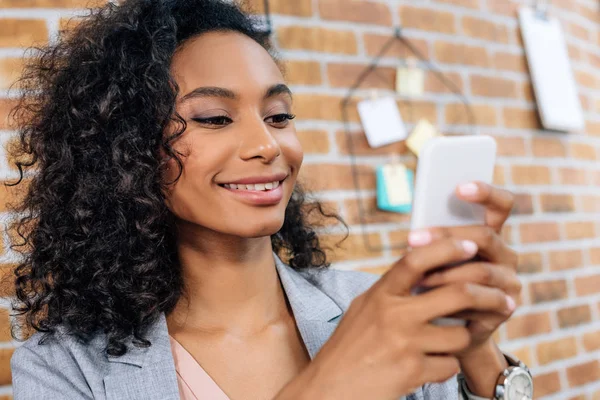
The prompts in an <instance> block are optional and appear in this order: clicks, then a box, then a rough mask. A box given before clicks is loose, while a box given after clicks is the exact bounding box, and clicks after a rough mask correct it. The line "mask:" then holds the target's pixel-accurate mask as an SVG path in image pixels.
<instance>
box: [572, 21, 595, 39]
mask: <svg viewBox="0 0 600 400" xmlns="http://www.w3.org/2000/svg"><path fill="white" fill-rule="evenodd" d="M567 30H568V32H569V33H570V34H571V35H573V36H575V37H577V38H579V39H582V40H589V39H590V37H591V33H590V31H588V30H587V29H586V28H585V27H583V26H581V25H579V24H574V23H570V24H568V25H567Z"/></svg>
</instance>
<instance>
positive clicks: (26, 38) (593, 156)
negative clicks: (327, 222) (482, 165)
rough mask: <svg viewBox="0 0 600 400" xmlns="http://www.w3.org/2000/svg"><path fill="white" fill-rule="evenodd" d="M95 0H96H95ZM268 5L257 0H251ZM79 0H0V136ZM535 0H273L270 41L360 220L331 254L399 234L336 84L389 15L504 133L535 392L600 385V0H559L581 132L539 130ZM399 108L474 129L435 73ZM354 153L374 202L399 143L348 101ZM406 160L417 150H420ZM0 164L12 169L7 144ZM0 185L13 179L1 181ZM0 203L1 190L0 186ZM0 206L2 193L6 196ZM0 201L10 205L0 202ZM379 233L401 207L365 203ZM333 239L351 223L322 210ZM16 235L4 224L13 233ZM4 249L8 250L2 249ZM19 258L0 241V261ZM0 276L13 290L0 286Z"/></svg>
mask: <svg viewBox="0 0 600 400" xmlns="http://www.w3.org/2000/svg"><path fill="white" fill-rule="evenodd" d="M97 2H98V1H97ZM99 2H100V3H101V2H102V1H101V0H100V1H99ZM253 2H254V3H256V6H257V7H258V9H259V10H260V4H258V3H261V2H262V1H258V0H254V1H253ZM85 3H86V2H85V1H81V0H0V138H2V141H3V142H5V141H6V140H7V139H9V138H10V137H11V134H12V133H11V132H10V131H9V130H8V126H7V122H6V113H7V111H8V109H10V107H11V105H12V104H13V101H12V100H11V98H10V97H11V94H10V93H8V92H7V90H6V89H7V87H8V85H9V83H10V82H11V81H12V80H13V79H14V78H15V77H16V75H17V74H18V71H19V68H20V65H21V60H20V58H21V56H22V55H23V48H24V47H26V46H28V45H30V44H31V43H32V42H37V43H40V42H41V43H43V42H47V41H53V40H56V37H57V35H58V29H59V27H61V26H64V24H65V21H66V19H65V18H68V17H70V16H73V15H80V14H82V12H83V10H82V9H81V6H82V4H85ZM530 3H533V2H532V1H524V0H521V1H519V2H518V1H512V2H511V1H509V0H379V1H375V0H374V1H368V0H271V9H272V11H273V12H274V14H275V15H274V17H273V22H274V27H275V32H276V33H275V42H276V44H277V46H278V48H279V49H280V50H281V55H282V56H283V58H284V59H285V60H287V62H288V67H287V77H288V79H289V81H290V83H291V84H292V88H293V90H294V91H295V92H296V99H295V103H296V112H297V114H298V130H299V136H300V138H301V140H302V142H303V144H304V146H305V150H306V161H305V166H304V168H303V173H302V175H303V177H304V179H305V181H306V182H307V184H308V186H309V187H310V188H312V189H313V190H314V191H315V193H316V195H317V196H318V198H320V199H321V200H323V201H324V202H325V203H326V204H327V205H328V206H329V207H332V208H334V209H337V210H338V211H339V212H340V213H341V214H342V215H343V216H344V217H345V219H346V220H347V221H348V223H349V224H350V227H351V235H350V237H349V239H348V240H347V241H346V242H345V243H344V244H343V246H342V249H340V250H337V251H336V252H335V254H334V255H333V256H334V260H335V264H334V265H335V267H336V268H343V269H363V270H368V271H371V272H375V273H381V272H383V271H385V269H386V268H387V267H388V266H389V265H390V264H391V263H392V262H393V261H394V260H395V259H396V257H398V256H400V255H401V253H402V252H401V251H400V250H383V251H369V250H368V249H367V248H366V247H365V245H364V242H363V238H362V237H361V230H360V226H359V219H358V202H357V198H356V196H355V193H354V191H353V185H352V180H351V174H350V168H349V162H350V158H349V154H348V147H347V144H346V136H345V133H344V130H343V124H342V122H341V111H340V100H341V99H342V97H343V96H344V95H345V93H346V90H347V88H348V86H349V85H350V84H351V83H352V82H353V81H354V79H355V78H356V76H357V74H358V73H359V72H360V70H361V69H362V68H363V67H364V66H365V65H367V63H368V62H369V61H370V57H371V56H373V55H374V54H376V53H377V52H378V51H379V49H380V47H381V45H382V44H383V43H384V41H385V40H386V39H387V38H388V37H389V36H390V35H391V32H392V27H393V26H395V25H398V24H402V26H403V27H405V31H404V32H405V35H406V36H407V37H409V38H410V39H411V40H412V42H413V43H414V44H415V45H416V46H417V48H418V49H419V50H421V52H423V53H424V54H426V55H427V56H428V57H430V58H431V59H432V60H433V61H435V62H436V63H437V64H438V65H439V66H440V68H441V69H442V70H443V71H444V72H445V73H446V74H447V76H448V77H449V78H450V79H451V80H452V81H453V82H454V83H455V84H456V85H457V86H458V87H459V88H461V90H463V92H464V93H465V94H466V95H467V96H468V98H469V99H470V100H471V102H472V103H473V110H474V113H475V116H476V118H477V123H478V125H477V131H478V132H480V133H484V134H490V135H493V136H494V137H495V138H496V139H497V141H498V144H499V154H500V157H499V159H498V166H497V171H496V182H497V183H498V184H500V185H504V186H505V187H507V188H508V189H510V190H513V191H514V192H516V193H517V194H518V204H517V206H518V207H517V208H516V211H515V215H514V216H513V217H512V218H511V220H510V222H509V223H508V226H507V229H506V231H505V237H506V238H507V240H509V241H510V242H511V243H512V244H513V245H514V247H515V248H516V249H517V250H519V252H520V253H521V258H520V271H521V273H522V279H523V282H524V291H523V296H522V299H521V304H522V307H521V308H520V310H519V311H518V313H517V314H516V316H515V317H514V318H513V319H512V320H511V321H510V322H509V323H507V324H506V326H504V327H502V329H501V330H500V332H499V339H500V340H501V342H502V347H503V349H505V350H507V351H512V352H514V353H516V354H517V355H518V356H519V357H521V358H522V359H523V360H525V361H526V362H527V363H528V364H529V365H530V366H532V367H533V371H534V374H535V381H536V390H537V396H536V398H544V399H560V400H564V399H600V361H599V360H600V268H599V267H600V239H599V238H598V232H600V218H598V215H599V214H598V212H599V211H600V189H599V188H598V186H599V185H600V165H599V164H598V162H597V159H598V157H599V156H600V153H599V152H600V29H599V25H600V2H598V0H554V1H553V8H552V13H553V14H554V15H558V16H559V18H560V20H561V21H562V25H563V28H564V30H565V33H566V38H567V42H568V47H569V54H570V56H571V61H572V65H573V68H574V72H575V76H576V79H577V82H578V84H579V93H580V95H581V102H582V105H583V108H584V110H585V116H586V121H587V125H586V129H585V131H584V132H579V133H571V134H557V133H548V132H543V131H542V130H540V125H539V121H538V119H537V117H536V112H535V104H534V101H533V95H532V89H531V83H530V80H529V76H528V71H527V65H526V62H525V58H524V53H523V46H522V41H521V38H520V35H519V31H518V27H517V20H516V10H517V8H518V7H519V5H524V4H530ZM406 54H407V51H406V49H404V48H403V47H401V46H394V47H392V48H391V50H390V52H389V53H388V56H387V57H385V58H384V59H383V60H382V63H381V67H380V68H379V70H378V77H376V78H369V79H367V80H366V82H365V84H364V85H363V88H362V89H363V90H362V91H360V92H359V96H358V98H359V97H361V96H366V95H368V94H369V89H371V88H377V89H379V90H380V91H381V93H386V92H390V91H391V90H393V88H394V77H395V66H396V65H398V58H397V57H404V56H406ZM399 104H400V107H401V111H402V112H403V114H404V117H405V119H407V120H408V121H409V122H414V121H415V120H417V119H418V118H419V117H427V118H428V119H429V120H430V121H432V122H435V123H436V124H437V125H438V126H439V127H440V129H441V130H442V131H443V132H447V133H463V132H468V131H469V129H470V127H469V126H467V120H466V118H465V111H464V109H463V108H462V106H461V104H460V102H458V101H457V98H456V97H455V96H453V95H451V94H450V93H449V92H448V91H447V90H446V89H445V88H444V87H443V86H442V85H440V83H439V82H438V81H436V80H435V79H434V77H433V75H432V74H427V75H426V93H425V94H424V95H423V96H421V97H419V98H418V99H413V100H412V101H408V100H407V99H400V100H399ZM350 117H351V120H352V123H351V128H352V129H353V137H354V140H355V142H356V143H357V152H358V153H359V156H358V159H357V162H358V163H359V171H360V175H359V177H360V182H361V187H362V188H363V189H364V191H363V193H362V195H363V196H364V198H365V199H366V203H368V204H370V205H371V206H372V205H373V204H374V197H373V196H374V177H373V168H374V167H375V166H376V165H378V164H380V163H381V162H382V161H383V160H385V159H386V157H387V156H388V154H389V152H390V151H394V152H403V151H404V146H403V145H402V144H396V145H392V146H389V147H387V148H385V149H383V150H377V151H373V150H370V149H369V148H368V146H367V145H366V141H365V140H364V137H363V136H362V134H361V132H360V127H359V125H358V124H357V115H356V113H355V112H351V113H350ZM405 157H406V158H405V160H406V161H407V162H408V163H409V164H410V165H414V159H411V158H410V156H408V155H406V156H405ZM0 174H1V175H2V179H9V178H11V177H14V176H15V172H14V169H11V168H10V167H9V166H8V163H7V162H6V160H4V157H2V158H0ZM1 190H4V189H3V187H2V189H1ZM2 203H3V202H2ZM2 207H3V206H2ZM0 211H3V208H2V209H0ZM368 218H369V222H370V224H369V226H368V228H367V231H366V232H367V235H368V237H369V240H370V243H372V244H375V245H376V246H377V245H389V244H390V243H402V241H403V240H404V239H405V237H406V236H405V235H406V226H407V225H406V223H407V221H408V219H407V218H406V217H404V216H392V217H390V216H389V215H387V214H383V213H378V212H371V211H369V217H368ZM325 233H326V235H327V236H326V241H327V242H333V241H334V240H335V239H337V238H338V237H339V235H340V234H341V233H342V231H341V230H339V229H338V227H337V226H328V227H327V230H326V232H325ZM4 247H6V239H5V246H4ZM3 251H4V250H3ZM12 260H13V259H12V258H11V256H10V255H9V254H4V256H3V259H2V260H0V261H3V262H4V268H3V269H1V270H0V271H2V272H6V271H7V270H8V269H9V266H10V262H11V261H12ZM4 292H5V290H4ZM0 321H1V324H0V325H1V326H2V329H0V342H1V343H0V385H4V386H2V388H0V400H5V399H7V398H10V372H9V367H8V360H9V358H10V355H11V348H12V347H13V345H15V344H14V343H11V342H10V337H9V335H8V333H7V331H6V328H5V327H6V325H7V323H8V313H7V312H6V311H4V310H2V311H0Z"/></svg>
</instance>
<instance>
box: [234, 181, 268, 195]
mask: <svg viewBox="0 0 600 400" xmlns="http://www.w3.org/2000/svg"><path fill="white" fill-rule="evenodd" d="M223 186H224V187H226V188H227V189H233V190H252V191H261V192H262V191H265V190H273V189H277V188H278V187H279V181H275V182H268V183H257V184H254V185H236V184H235V183H225V184H224V185H223Z"/></svg>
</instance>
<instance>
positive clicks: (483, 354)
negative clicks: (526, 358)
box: [458, 339, 508, 398]
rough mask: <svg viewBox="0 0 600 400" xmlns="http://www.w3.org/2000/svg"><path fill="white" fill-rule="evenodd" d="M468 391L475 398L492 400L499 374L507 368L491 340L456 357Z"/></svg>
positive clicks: (502, 356)
mask: <svg viewBox="0 0 600 400" xmlns="http://www.w3.org/2000/svg"><path fill="white" fill-rule="evenodd" d="M458 360H459V362H460V367H461V372H462V374H463V376H464V378H465V381H466V383H467V386H468V387H469V390H470V391H471V392H472V393H473V394H474V395H476V396H481V397H486V398H493V396H494V389H495V387H496V382H497V381H498V377H499V376H500V374H501V373H502V372H503V371H504V370H505V369H506V368H508V363H507V361H506V359H505V358H504V354H502V352H501V351H500V349H498V346H496V344H495V343H494V341H493V340H492V339H489V340H488V341H486V342H485V343H483V344H482V345H480V346H477V347H476V348H473V349H470V350H469V351H467V352H465V353H463V354H461V355H460V356H459V357H458Z"/></svg>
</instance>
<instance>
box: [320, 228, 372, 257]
mask: <svg viewBox="0 0 600 400" xmlns="http://www.w3.org/2000/svg"><path fill="white" fill-rule="evenodd" d="M368 238H369V244H370V245H371V246H374V247H378V248H379V247H381V237H380V236H379V234H375V233H371V234H369V235H368ZM321 243H322V245H323V248H325V249H327V255H328V258H329V260H330V261H332V262H338V261H346V260H359V259H365V258H376V257H380V256H381V255H382V253H381V251H373V250H371V249H370V248H367V247H366V244H365V241H364V238H363V236H362V235H350V236H348V237H347V238H346V239H344V235H323V236H321Z"/></svg>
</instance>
